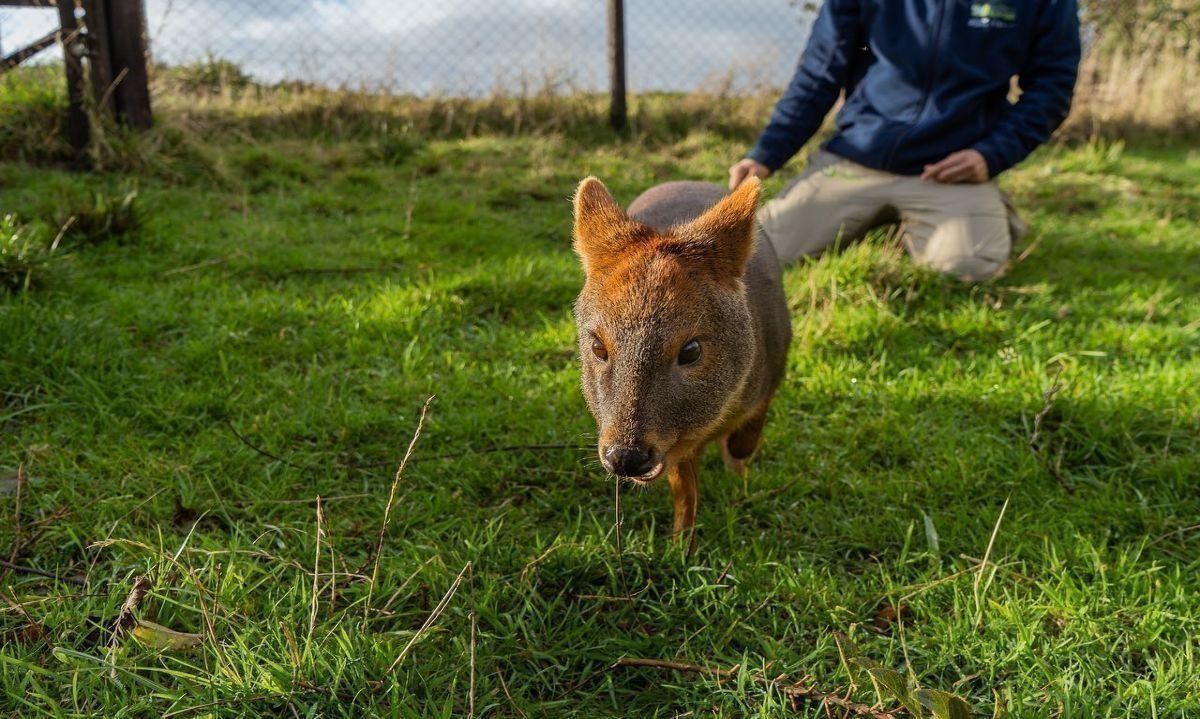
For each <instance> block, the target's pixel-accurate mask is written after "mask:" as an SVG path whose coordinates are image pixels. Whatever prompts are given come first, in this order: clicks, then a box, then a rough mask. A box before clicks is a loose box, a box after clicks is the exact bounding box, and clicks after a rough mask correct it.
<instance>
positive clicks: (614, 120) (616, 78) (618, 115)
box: [608, 0, 629, 132]
mask: <svg viewBox="0 0 1200 719" xmlns="http://www.w3.org/2000/svg"><path fill="white" fill-rule="evenodd" d="M608 80H609V89H610V93H611V96H610V98H609V106H608V121H609V123H611V124H612V128H613V129H614V130H616V131H618V132H620V131H622V130H624V129H625V127H626V126H627V125H628V124H629V113H628V110H627V109H626V106H625V2H624V0H608Z"/></svg>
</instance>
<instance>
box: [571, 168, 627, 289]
mask: <svg viewBox="0 0 1200 719" xmlns="http://www.w3.org/2000/svg"><path fill="white" fill-rule="evenodd" d="M574 204H575V232H574V235H575V252H576V253H577V254H578V255H579V259H580V260H581V261H582V262H583V269H584V272H586V273H587V274H589V275H591V274H595V273H597V272H602V271H603V270H604V269H605V268H607V267H609V266H610V265H611V264H612V263H613V262H615V261H616V259H617V258H618V257H619V256H620V254H621V250H622V249H623V248H624V246H625V244H626V242H627V239H628V238H627V237H626V234H627V233H628V230H629V227H630V226H631V225H632V224H633V221H632V220H630V219H629V216H628V215H626V214H625V211H624V210H622V209H621V208H620V207H619V206H618V205H617V201H616V200H614V199H613V197H612V195H610V194H608V189H607V188H606V187H605V186H604V183H602V182H600V181H599V180H597V179H596V178H594V177H588V178H585V179H584V180H583V182H580V183H579V189H577V190H576V191H575V203H574Z"/></svg>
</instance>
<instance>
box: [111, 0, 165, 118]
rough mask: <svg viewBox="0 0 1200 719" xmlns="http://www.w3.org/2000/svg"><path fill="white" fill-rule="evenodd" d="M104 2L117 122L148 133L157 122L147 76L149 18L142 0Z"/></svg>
mask: <svg viewBox="0 0 1200 719" xmlns="http://www.w3.org/2000/svg"><path fill="white" fill-rule="evenodd" d="M102 2H103V4H104V6H105V8H104V14H105V15H106V17H105V22H106V24H107V26H108V53H109V56H110V57H111V58H112V64H111V66H110V67H111V69H110V72H111V74H112V83H114V85H115V87H114V88H113V99H114V101H115V102H114V104H115V106H116V110H117V118H118V119H119V120H121V121H122V122H124V123H125V124H126V125H129V126H130V127H133V128H137V129H141V130H144V129H147V128H149V127H150V125H151V124H153V118H152V117H151V115H150V79H149V75H148V74H147V73H146V14H145V12H144V10H143V8H142V0H102Z"/></svg>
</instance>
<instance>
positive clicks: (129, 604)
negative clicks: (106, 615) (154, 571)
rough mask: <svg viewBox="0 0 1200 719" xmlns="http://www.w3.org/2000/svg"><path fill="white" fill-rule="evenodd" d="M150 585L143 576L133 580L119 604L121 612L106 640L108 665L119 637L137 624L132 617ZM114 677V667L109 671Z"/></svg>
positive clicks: (115, 672)
mask: <svg viewBox="0 0 1200 719" xmlns="http://www.w3.org/2000/svg"><path fill="white" fill-rule="evenodd" d="M151 585H152V583H151V581H150V577H149V576H147V575H145V574H143V575H141V576H139V577H138V578H137V579H135V580H133V586H132V587H130V588H129V594H128V595H127V596H126V597H125V601H124V602H123V603H122V604H121V611H119V612H117V620H116V621H115V622H113V627H112V632H111V634H110V636H109V639H108V663H109V664H112V663H113V655H114V654H116V651H117V645H118V644H120V642H121V637H123V636H124V635H125V632H127V631H129V630H130V629H132V628H133V627H134V626H135V625H136V624H137V617H136V616H134V612H136V611H137V608H138V606H140V605H141V603H142V599H143V598H145V596H146V593H147V592H149V591H150V587H151ZM116 675H117V669H116V667H115V666H114V667H113V668H112V669H111V670H110V674H109V676H111V677H114V678H115V677H116Z"/></svg>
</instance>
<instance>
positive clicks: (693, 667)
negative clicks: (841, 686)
mask: <svg viewBox="0 0 1200 719" xmlns="http://www.w3.org/2000/svg"><path fill="white" fill-rule="evenodd" d="M612 667H613V668H614V669H615V668H617V667H645V668H650V669H664V670H672V671H678V672H688V673H691V674H700V675H703V676H708V677H715V678H717V679H721V680H727V679H732V678H734V677H736V676H737V675H738V667H736V666H735V667H733V668H730V669H722V668H720V667H705V666H701V665H699V664H688V663H686V662H672V661H667V660H664V659H643V658H640V657H622V658H620V659H618V660H617V661H616V662H615V663H613V665H612ZM752 679H753V681H754V682H755V683H756V684H759V685H761V686H767V687H771V688H774V689H776V690H778V691H780V692H782V693H783V694H784V695H785V696H787V697H788V698H789V699H792V700H804V701H811V702H818V703H820V704H821V706H822V708H824V709H825V710H826V711H827V712H828V711H829V707H831V706H832V707H837V708H838V709H841V710H842V711H844V712H846V715H848V716H849V715H853V716H864V717H871V718H872V719H894V718H895V717H896V715H897V713H896V711H888V710H884V709H880V708H877V707H873V706H868V705H866V704H863V703H861V702H856V701H854V700H852V699H849V698H847V697H842V696H838V695H837V694H834V693H833V692H824V691H821V690H819V689H816V688H814V687H812V686H811V685H809V684H808V683H807V679H802V680H800V681H797V682H792V681H791V680H789V679H788V678H787V677H786V676H784V675H780V676H778V677H775V678H774V679H768V678H767V677H764V676H762V675H754V676H753V677H752Z"/></svg>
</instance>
